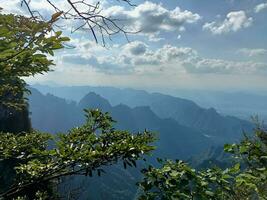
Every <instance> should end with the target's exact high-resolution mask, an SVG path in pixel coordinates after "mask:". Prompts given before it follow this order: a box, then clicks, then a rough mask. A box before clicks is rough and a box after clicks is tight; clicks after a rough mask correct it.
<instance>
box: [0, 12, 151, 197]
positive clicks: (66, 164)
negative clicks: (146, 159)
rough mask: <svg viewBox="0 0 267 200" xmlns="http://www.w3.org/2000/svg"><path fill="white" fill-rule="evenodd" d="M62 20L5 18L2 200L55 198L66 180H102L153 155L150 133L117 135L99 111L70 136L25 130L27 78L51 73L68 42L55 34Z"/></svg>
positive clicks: (0, 19)
mask: <svg viewBox="0 0 267 200" xmlns="http://www.w3.org/2000/svg"><path fill="white" fill-rule="evenodd" d="M59 16H60V13H56V14H54V15H53V16H52V17H51V20H50V21H48V22H44V21H38V20H36V19H31V18H27V17H24V16H16V15H12V14H10V15H4V14H1V13H0V84H1V87H0V170H1V171H0V199H13V198H20V199H52V198H56V196H54V194H55V193H56V190H55V189H56V186H57V184H59V183H60V182H61V181H62V180H63V179H64V177H67V176H73V175H83V176H92V175H93V173H94V172H96V173H97V174H98V175H101V174H102V173H103V169H102V167H103V166H107V165H112V164H115V163H117V162H119V161H122V162H123V163H124V166H125V167H126V166H136V160H138V159H140V158H142V157H143V156H144V154H147V153H148V152H150V151H151V150H153V149H154V147H152V146H151V145H150V143H151V142H153V140H154V137H153V135H152V134H151V133H149V132H147V131H145V132H143V133H137V134H130V133H129V132H127V131H119V130H115V129H114V128H113V122H114V121H113V120H112V118H111V117H110V116H109V115H108V114H107V113H102V112H100V111H99V110H91V111H90V110H85V112H86V123H85V124H84V125H83V126H81V127H77V128H74V129H72V130H70V131H69V132H68V133H66V134H59V135H57V136H53V135H51V134H47V133H41V132H39V131H35V130H31V129H30V127H29V126H28V125H27V128H25V127H26V126H24V125H25V123H29V120H28V108H27V99H25V92H27V91H28V90H27V89H26V83H25V81H24V79H23V78H24V77H30V76H34V75H36V74H42V73H45V72H48V71H49V70H50V67H51V65H53V62H52V60H50V59H49V57H48V55H50V56H53V55H54V51H55V50H57V49H61V48H62V47H63V43H64V42H65V41H68V40H69V38H66V37H62V36H61V35H62V32H61V31H57V32H54V31H52V25H53V23H54V22H55V21H56V20H57V19H58V17H59ZM21 112H23V115H21ZM17 116H20V117H17ZM21 124H22V126H21ZM14 127H17V129H14ZM18 127H20V128H18ZM14 130H16V131H14ZM52 195H53V196H54V197H52Z"/></svg>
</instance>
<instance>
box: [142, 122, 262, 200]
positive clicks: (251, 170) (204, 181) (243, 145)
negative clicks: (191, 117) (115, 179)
mask: <svg viewBox="0 0 267 200" xmlns="http://www.w3.org/2000/svg"><path fill="white" fill-rule="evenodd" d="M224 149H225V151H226V152H228V153H231V154H233V160H234V161H235V163H233V167H231V168H226V169H221V168H219V167H213V168H208V169H203V170H200V171H197V170H195V169H193V168H191V167H190V166H189V165H188V164H187V163H185V162H183V161H180V160H176V161H171V160H166V161H162V160H160V159H159V162H160V164H161V167H160V168H155V167H152V166H149V167H148V168H147V169H144V170H143V173H144V176H145V178H144V180H143V181H142V182H141V183H140V186H141V188H142V189H143V191H144V194H143V195H142V196H141V197H140V199H142V200H152V199H153V200H154V199H163V200H173V199H205V200H206V199H214V200H215V199H219V200H228V199H233V200H237V199H238V200H240V199H253V200H254V199H262V200H264V199H267V131H266V130H264V129H263V128H260V127H259V128H256V129H255V134H254V136H251V137H248V136H245V138H244V139H243V140H242V141H241V142H240V143H239V144H231V145H230V144H226V145H225V148H224Z"/></svg>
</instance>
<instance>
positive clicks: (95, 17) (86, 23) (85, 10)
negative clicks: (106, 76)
mask: <svg viewBox="0 0 267 200" xmlns="http://www.w3.org/2000/svg"><path fill="white" fill-rule="evenodd" d="M117 1H118V2H124V3H126V4H128V5H129V6H135V5H134V4H133V3H132V0H117ZM46 2H47V3H48V4H49V5H50V6H51V7H52V8H53V9H54V11H55V12H56V13H62V15H61V16H60V18H61V19H63V20H75V21H76V20H78V21H80V22H81V23H79V24H80V25H78V26H77V27H72V31H71V32H72V33H74V32H76V31H77V30H89V31H90V33H91V35H92V36H93V38H94V40H95V41H96V42H97V43H98V42H99V40H98V37H100V38H101V43H102V45H103V46H105V44H106V38H108V39H109V40H111V38H112V36H113V35H115V34H119V33H121V34H122V35H123V36H124V37H125V38H126V40H127V41H129V39H128V36H127V35H128V34H136V33H138V31H135V32H132V31H128V30H127V28H125V26H124V25H121V23H119V22H121V20H118V19H113V18H112V17H111V16H105V15H104V14H103V12H102V11H103V10H102V8H101V5H100V1H98V2H97V3H95V4H92V3H89V2H88V1H87V0H66V5H69V6H70V8H68V9H66V8H65V10H64V8H62V7H60V5H59V4H58V3H55V2H53V1H52V0H46ZM21 3H22V5H26V7H27V10H28V12H29V13H30V15H31V17H32V18H33V19H38V18H40V17H42V16H41V15H40V13H39V12H38V11H35V10H32V8H31V6H30V1H27V0H21ZM36 14H38V16H37V15H36ZM54 26H56V25H54Z"/></svg>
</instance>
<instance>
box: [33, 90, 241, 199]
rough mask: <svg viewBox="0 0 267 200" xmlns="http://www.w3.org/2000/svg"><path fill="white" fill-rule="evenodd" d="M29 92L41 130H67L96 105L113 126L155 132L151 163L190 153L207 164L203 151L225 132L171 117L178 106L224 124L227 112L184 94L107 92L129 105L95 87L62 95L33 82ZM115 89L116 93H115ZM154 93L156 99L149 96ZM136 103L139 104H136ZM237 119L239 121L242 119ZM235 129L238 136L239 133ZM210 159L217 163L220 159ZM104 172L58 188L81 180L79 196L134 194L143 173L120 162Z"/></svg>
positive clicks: (216, 143) (185, 157)
mask: <svg viewBox="0 0 267 200" xmlns="http://www.w3.org/2000/svg"><path fill="white" fill-rule="evenodd" d="M115 91H116V90H115ZM31 92H32V94H31V95H30V96H29V104H30V111H31V119H32V125H33V127H34V128H36V129H39V130H41V131H45V132H52V133H55V132H66V131H67V130H69V129H71V128H74V127H76V126H79V125H81V124H82V123H83V121H84V116H83V109H84V108H98V109H101V110H103V111H105V112H109V113H110V114H111V116H112V117H113V118H114V119H115V120H116V121H117V122H118V123H117V124H116V128H118V129H122V130H129V131H132V132H138V131H143V130H144V129H148V130H150V131H153V132H156V133H158V138H159V139H158V141H157V142H156V143H155V146H157V149H156V150H155V151H154V152H153V157H152V158H149V162H150V163H154V160H155V158H156V157H161V158H170V159H183V160H188V159H190V158H193V159H191V161H192V162H195V164H197V165H199V166H200V167H201V166H202V165H204V166H205V165H206V164H208V163H209V161H210V159H211V160H214V159H213V155H211V156H210V155H209V154H205V152H206V151H209V150H210V149H213V147H215V148H216V147H218V146H220V145H221V144H222V141H223V138H224V136H225V135H220V134H219V133H218V134H217V133H216V134H215V135H216V136H209V135H205V133H206V132H202V131H199V130H198V129H197V128H192V127H189V126H185V125H182V124H180V123H179V122H178V120H176V119H174V118H172V116H176V114H177V112H178V114H179V115H178V116H185V117H188V118H189V117H190V115H191V116H194V115H195V116H196V117H198V116H199V115H202V116H205V113H206V115H207V116H209V117H210V118H216V116H217V117H218V119H217V120H222V121H223V123H222V124H225V118H224V117H223V116H220V115H219V114H218V113H217V112H216V111H215V110H214V109H203V108H200V107H199V106H197V105H196V104H195V103H194V102H191V101H187V100H184V99H179V98H177V99H176V98H172V97H169V96H165V95H161V94H149V93H146V92H143V91H140V93H139V92H137V94H136V93H133V91H131V90H129V91H128V94H127V95H125V96H124V95H123V94H122V93H120V94H119V93H118V92H117V93H113V92H110V95H114V96H113V99H112V98H111V100H112V101H113V103H114V102H115V100H117V101H122V100H123V102H127V103H129V104H130V105H131V106H132V107H129V106H128V105H125V104H122V103H120V104H117V105H116V104H115V103H114V104H115V106H114V105H113V106H112V105H111V104H110V103H109V101H108V100H107V99H105V98H103V97H102V95H99V94H96V93H95V92H89V93H87V94H86V95H85V96H84V97H83V98H82V99H81V100H80V101H79V102H73V101H70V100H66V99H63V98H60V97H57V96H55V95H52V94H46V95H44V94H42V93H41V92H39V91H38V90H36V89H34V88H31ZM102 92H103V91H102ZM106 95H107V94H106ZM115 95H118V96H117V97H116V96H115ZM157 95H158V96H157ZM107 96H108V95H107ZM132 98H137V99H132ZM153 98H155V99H154V100H153ZM135 100H136V101H135ZM149 101H151V102H150V103H149V105H144V104H146V103H147V102H149ZM159 104H160V105H159ZM134 105H141V106H138V107H134ZM168 105H169V106H168ZM170 105H172V106H170ZM173 105H174V106H173ZM175 105H176V106H177V108H176V106H175ZM179 105H183V107H182V108H180V107H179ZM156 106H158V110H157V112H158V115H163V116H164V117H166V118H163V117H162V116H161V117H159V116H158V115H156V114H155V112H154V111H153V110H152V108H154V110H156V109H155V108H156ZM178 108H179V109H178ZM182 111H183V112H182ZM186 111H187V112H189V113H187V112H186ZM166 112H170V114H169V115H168V113H166ZM180 112H181V113H180ZM198 113H200V114H198ZM203 113H204V114H203ZM169 116H171V117H169ZM211 120H212V119H211ZM211 120H209V121H211ZM235 120H238V119H235ZM191 121H194V120H191ZM186 122H190V118H189V119H187V120H184V123H186ZM237 122H238V123H237V126H238V124H239V123H241V122H240V121H237ZM237 135H238V136H239V137H240V135H241V133H238V134H237ZM230 136H231V135H230ZM235 139H236V137H235V135H234V136H231V138H229V140H235ZM201 153H202V154H201ZM199 155H204V156H203V159H202V160H198V156H199ZM216 155H217V154H216ZM189 161H190V160H189ZM214 161H215V162H217V163H220V161H217V160H214ZM140 164H141V163H140ZM140 164H139V165H138V166H140ZM107 172H108V173H107V175H105V176H103V177H100V178H98V177H96V178H91V179H85V178H84V179H81V178H79V177H78V178H74V179H71V180H69V181H67V182H66V185H67V186H63V185H62V187H63V189H62V192H63V193H64V188H77V186H79V185H82V186H84V190H83V192H82V193H81V194H80V199H99V200H100V199H106V198H108V199H111V200H117V199H118V198H117V197H118V194H121V193H123V195H119V196H120V199H122V200H126V199H135V196H136V195H137V194H138V189H137V187H135V186H134V185H135V183H136V182H137V181H138V180H140V176H141V174H140V172H139V169H131V170H127V171H126V170H123V169H122V167H121V166H120V165H116V166H113V167H111V168H108V169H107ZM68 184H69V185H68Z"/></svg>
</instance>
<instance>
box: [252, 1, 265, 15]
mask: <svg viewBox="0 0 267 200" xmlns="http://www.w3.org/2000/svg"><path fill="white" fill-rule="evenodd" d="M265 9H267V3H261V4H258V5H257V6H255V8H254V12H255V13H259V12H261V11H262V10H265Z"/></svg>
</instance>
